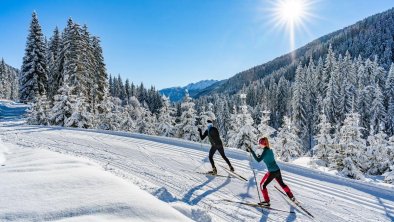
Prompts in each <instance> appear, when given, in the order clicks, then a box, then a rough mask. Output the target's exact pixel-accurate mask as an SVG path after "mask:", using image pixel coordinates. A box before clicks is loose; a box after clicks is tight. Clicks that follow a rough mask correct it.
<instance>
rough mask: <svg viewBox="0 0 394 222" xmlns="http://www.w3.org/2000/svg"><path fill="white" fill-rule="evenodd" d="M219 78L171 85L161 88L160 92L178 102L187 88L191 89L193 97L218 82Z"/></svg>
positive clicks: (190, 92)
mask: <svg viewBox="0 0 394 222" xmlns="http://www.w3.org/2000/svg"><path fill="white" fill-rule="evenodd" d="M217 82H218V80H202V81H199V82H196V83H190V84H188V85H187V86H184V87H171V88H166V89H162V90H160V93H161V94H163V95H165V96H167V97H169V98H170V100H171V101H172V102H178V101H180V100H182V99H183V97H184V96H185V90H186V89H187V90H188V91H189V94H190V96H191V97H194V96H196V95H197V94H199V93H200V92H201V91H202V90H204V89H206V88H207V87H210V86H211V85H212V84H215V83H217Z"/></svg>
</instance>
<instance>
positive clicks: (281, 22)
mask: <svg viewBox="0 0 394 222" xmlns="http://www.w3.org/2000/svg"><path fill="white" fill-rule="evenodd" d="M316 1H317V0H274V1H269V3H270V4H271V7H270V9H268V12H269V16H270V20H271V22H272V23H273V24H274V28H279V29H281V30H284V31H286V32H287V33H288V37H289V41H290V50H291V51H294V50H295V32H296V30H297V29H303V30H304V31H306V32H308V33H309V30H308V29H307V27H306V24H307V23H308V22H309V21H310V20H311V19H312V18H314V17H316V16H315V15H313V14H312V12H311V10H312V6H313V4H315V3H316Z"/></svg>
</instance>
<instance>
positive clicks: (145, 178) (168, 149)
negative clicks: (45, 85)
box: [0, 120, 394, 221]
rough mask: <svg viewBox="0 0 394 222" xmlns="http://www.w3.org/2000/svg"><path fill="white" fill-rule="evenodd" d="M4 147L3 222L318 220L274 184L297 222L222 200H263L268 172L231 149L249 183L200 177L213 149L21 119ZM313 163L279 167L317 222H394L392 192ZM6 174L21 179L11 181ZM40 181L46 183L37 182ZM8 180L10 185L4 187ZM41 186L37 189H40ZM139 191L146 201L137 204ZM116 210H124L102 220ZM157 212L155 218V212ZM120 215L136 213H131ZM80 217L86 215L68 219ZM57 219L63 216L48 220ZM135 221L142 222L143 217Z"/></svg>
mask: <svg viewBox="0 0 394 222" xmlns="http://www.w3.org/2000/svg"><path fill="white" fill-rule="evenodd" d="M0 139H2V140H3V142H5V143H6V144H7V147H8V148H9V151H10V154H7V155H6V158H7V160H6V161H5V164H6V166H3V167H0V178H2V179H1V180H0V190H1V191H3V190H5V188H4V187H9V186H12V184H13V185H14V186H15V187H13V188H12V189H11V188H7V191H6V192H4V193H3V192H2V193H0V199H1V200H7V201H0V220H2V219H1V218H4V217H5V215H6V214H5V213H4V211H5V209H8V210H9V211H12V212H14V214H11V215H13V216H26V217H27V218H29V219H30V220H34V217H35V216H37V215H41V216H54V217H56V218H53V219H57V220H62V219H64V220H67V221H89V220H94V221H97V220H103V221H104V220H111V221H112V220H116V219H118V220H123V219H124V220H126V218H127V216H130V217H131V216H136V215H135V214H133V213H131V212H134V210H136V209H140V210H141V211H143V212H146V214H148V215H147V217H150V218H142V219H141V220H146V221H163V220H164V219H165V218H164V217H162V215H160V220H158V218H157V217H156V216H158V215H159V213H158V211H164V214H165V215H168V217H167V218H170V217H172V221H180V220H187V219H188V218H190V219H192V220H195V221H311V220H310V218H308V217H307V216H306V215H305V214H304V213H302V212H301V211H299V210H297V209H294V208H293V207H292V206H290V205H289V204H288V202H287V201H286V200H284V199H283V198H282V195H281V194H280V193H278V192H277V191H275V189H274V187H273V185H275V184H276V182H272V183H271V184H270V185H269V186H268V190H269V194H270V197H271V205H272V207H274V208H278V209H282V210H294V211H295V212H296V213H295V214H289V213H283V212H276V211H267V210H261V209H255V208H252V207H249V206H245V205H239V204H233V203H227V202H224V201H222V200H223V199H232V200H235V201H247V202H257V201H258V196H257V193H256V186H255V182H254V179H253V173H252V171H251V167H253V168H254V169H255V171H256V175H257V180H258V182H259V180H261V178H262V177H263V175H264V174H265V172H266V169H265V167H264V166H262V165H261V164H259V163H256V162H252V163H250V162H249V156H248V154H247V153H246V152H244V151H242V150H239V149H232V148H226V149H225V152H226V155H227V156H228V157H229V159H230V161H231V163H232V164H233V166H234V167H235V171H236V172H238V173H239V174H241V175H243V176H245V177H246V178H248V179H249V181H248V182H244V181H241V180H238V179H235V178H221V177H211V176H205V175H201V174H197V173H195V172H196V171H206V170H208V169H209V168H210V167H209V161H208V158H207V156H208V150H209V147H208V146H207V145H202V144H200V143H197V142H190V141H185V140H181V139H173V138H166V137H159V136H148V135H143V134H132V133H126V132H114V131H100V130H84V129H74V128H61V127H44V126H29V125H26V124H25V122H24V121H22V120H19V121H18V120H8V121H3V122H0ZM52 151H55V152H57V153H54V152H52ZM64 154H67V156H66V155H64ZM68 155H72V156H74V157H70V156H68ZM214 158H215V162H216V163H217V165H218V171H219V173H221V174H226V172H225V171H224V170H223V169H222V167H221V166H225V164H224V161H223V160H222V159H221V157H220V155H218V154H216V155H215V157H214ZM87 159H89V160H87ZM93 162H94V163H93ZM308 162H311V161H310V160H308V159H296V160H294V162H292V163H282V162H280V163H279V166H280V168H281V170H282V175H283V178H284V182H285V183H286V184H287V185H289V187H290V188H291V189H292V191H293V193H294V195H295V197H296V198H297V199H298V200H299V201H301V202H302V203H303V206H304V207H305V208H306V209H308V210H309V211H310V212H311V213H312V214H314V215H315V217H316V221H393V220H394V188H393V187H384V186H380V185H377V184H374V183H367V182H363V181H355V180H352V179H347V178H344V177H340V176H337V175H330V174H327V173H324V172H321V171H318V170H313V169H310V168H307V167H304V166H305V165H308ZM294 163H296V164H294ZM297 164H301V165H304V166H299V165H297ZM98 165H99V166H101V167H102V168H103V169H105V171H103V170H102V168H99V166H98ZM220 165H221V166H220ZM5 169H13V170H14V171H15V170H17V171H18V170H19V172H5V171H6V170H5ZM24 170H28V171H27V172H24ZM38 173H40V174H41V173H42V176H40V177H37V174H38ZM85 173H86V174H85ZM8 174H12V176H10V175H9V177H7V178H6V176H7V175H8ZM29 175H31V176H30V177H29ZM33 175H34V176H33ZM114 175H116V176H118V178H117V177H115V176H114ZM119 177H121V178H119ZM3 178H5V180H3ZM21 180H26V181H27V182H23V183H22V182H21ZM4 181H7V183H5V182H4ZM9 181H10V182H9ZM9 183H10V184H11V185H9ZM29 183H30V184H29ZM38 183H39V184H40V185H38V186H36V185H35V184H38ZM16 185H18V187H17V186H16ZM134 191H135V192H137V193H138V195H144V196H143V197H142V196H133V195H134ZM48 193H50V195H48ZM148 193H149V194H148ZM25 195H26V197H24V196H25ZM29 195H30V196H29ZM135 195H137V194H135ZM145 196H146V197H145ZM153 196H154V197H155V198H157V199H155V198H153ZM22 197H23V198H24V199H23V201H21V200H22ZM133 197H134V198H133ZM25 198H26V200H25ZM60 200H67V201H60ZM81 200H83V201H81ZM133 200H134V201H133ZM136 200H137V201H136ZM145 201H146V202H145ZM148 201H149V202H148ZM4 202H6V203H7V204H5V203H4ZM10 202H12V203H13V204H9V203H10ZM163 202H166V203H163ZM122 204H123V205H122ZM160 204H162V205H160ZM22 205H23V206H24V208H22V207H21V206H22ZM109 205H110V206H111V207H115V208H116V209H117V210H118V211H110V210H107V211H105V209H108V208H106V207H108V206H109ZM153 205H154V206H155V210H154V211H153V212H152V211H149V207H151V206H153ZM159 205H160V208H159V209H157V210H156V206H159ZM121 206H130V209H129V208H122V207H121ZM161 206H162V207H161ZM100 207H101V208H100ZM147 208H148V209H147ZM75 209H78V210H80V211H82V212H85V214H83V215H79V214H73V213H70V212H74V211H72V210H75ZM18 210H19V211H18ZM51 210H57V211H54V212H55V213H52V214H51V213H50V212H52V211H51ZM15 212H19V213H15ZM31 212H36V214H32V213H31ZM61 212H67V214H62V213H61ZM86 212H88V213H86ZM29 213H30V214H29ZM7 215H9V214H7ZM59 215H66V216H67V217H60V216H59ZM185 216H186V217H185ZM42 218H43V217H42ZM174 218H176V219H174ZM177 218H181V219H179V220H178V219H177ZM96 219H97V220H96ZM129 219H130V218H129ZM19 220H22V219H19ZM168 220H169V221H170V219H168ZM129 221H130V220H129ZM132 221H138V218H133V219H132Z"/></svg>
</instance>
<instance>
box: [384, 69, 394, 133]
mask: <svg viewBox="0 0 394 222" xmlns="http://www.w3.org/2000/svg"><path fill="white" fill-rule="evenodd" d="M385 98H386V104H387V105H386V107H387V114H388V115H387V123H386V130H387V132H388V134H389V135H391V136H392V135H394V63H392V64H391V67H390V70H389V73H388V76H387V79H386V85H385Z"/></svg>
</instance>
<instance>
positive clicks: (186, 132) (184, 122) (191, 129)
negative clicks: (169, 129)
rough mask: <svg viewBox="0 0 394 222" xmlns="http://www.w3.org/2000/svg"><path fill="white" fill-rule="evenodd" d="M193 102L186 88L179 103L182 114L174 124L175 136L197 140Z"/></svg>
mask: <svg viewBox="0 0 394 222" xmlns="http://www.w3.org/2000/svg"><path fill="white" fill-rule="evenodd" d="M194 106H195V104H194V102H193V100H192V98H191V97H190V96H189V92H188V91H187V90H186V92H185V97H184V99H183V102H182V104H181V109H182V114H181V116H180V122H179V123H178V124H177V125H176V129H177V137H178V138H182V139H185V140H191V141H199V139H200V137H199V135H198V131H197V126H196V125H195V124H196V117H197V116H196V110H195V109H194Z"/></svg>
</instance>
